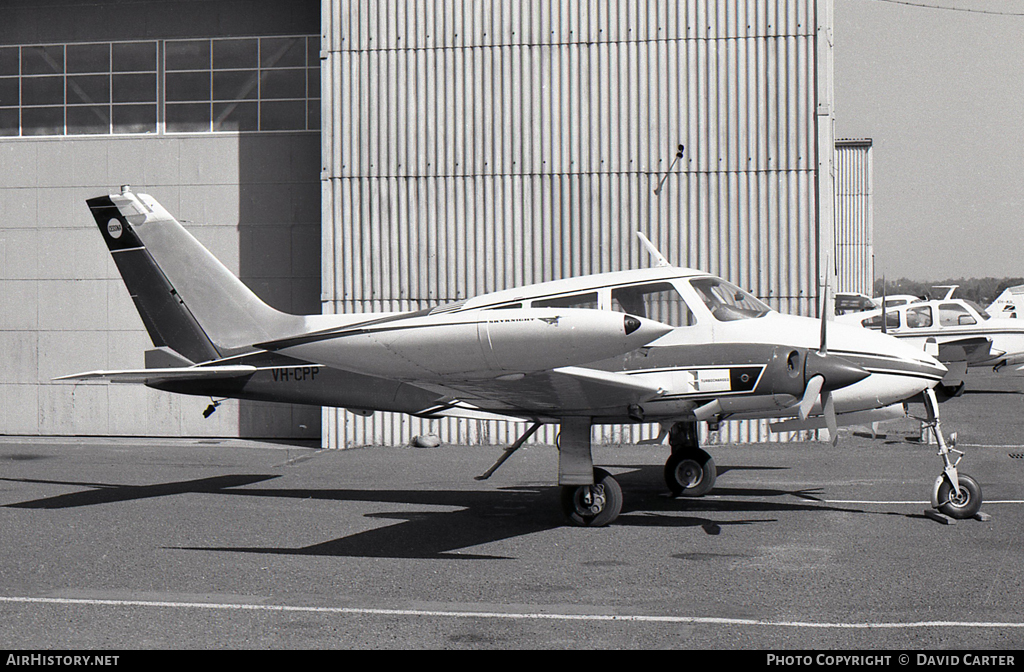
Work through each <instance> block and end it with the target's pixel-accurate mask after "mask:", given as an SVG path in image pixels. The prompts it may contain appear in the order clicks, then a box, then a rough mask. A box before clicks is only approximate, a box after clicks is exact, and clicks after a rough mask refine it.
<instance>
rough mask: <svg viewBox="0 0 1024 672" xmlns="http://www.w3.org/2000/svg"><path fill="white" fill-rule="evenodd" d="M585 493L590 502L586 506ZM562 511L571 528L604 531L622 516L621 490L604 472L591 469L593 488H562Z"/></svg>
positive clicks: (576, 486) (577, 486)
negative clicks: (573, 526) (599, 528)
mask: <svg viewBox="0 0 1024 672" xmlns="http://www.w3.org/2000/svg"><path fill="white" fill-rule="evenodd" d="M588 493H589V495H590V497H591V501H590V503H589V504H588V503H587V501H586V498H587V496H588ZM562 511H563V512H564V513H565V517H566V518H568V519H569V522H570V523H572V524H573V525H579V526H581V527H603V526H605V525H609V524H611V523H612V522H613V521H614V520H615V519H616V518H618V517H619V513H621V512H622V488H620V487H619V483H618V481H616V480H615V479H614V478H612V475H611V474H609V473H608V472H607V471H605V470H604V469H594V485H565V486H562Z"/></svg>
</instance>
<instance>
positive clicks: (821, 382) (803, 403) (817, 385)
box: [797, 260, 869, 446]
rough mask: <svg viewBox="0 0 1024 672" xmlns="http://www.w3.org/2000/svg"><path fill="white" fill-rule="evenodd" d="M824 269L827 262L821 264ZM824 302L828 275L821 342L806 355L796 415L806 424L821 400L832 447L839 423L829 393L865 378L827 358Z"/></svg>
mask: <svg viewBox="0 0 1024 672" xmlns="http://www.w3.org/2000/svg"><path fill="white" fill-rule="evenodd" d="M825 267H826V269H827V268H828V261H827V260H826V262H825ZM828 300H829V283H828V273H827V271H826V274H825V291H824V295H823V296H822V299H821V342H820V344H819V346H818V351H817V352H808V353H807V357H806V360H805V362H804V377H805V378H806V380H807V384H806V385H805V386H804V394H803V397H801V399H800V404H799V406H798V407H797V412H798V414H799V416H800V419H801V420H806V419H807V418H808V417H809V416H810V414H811V409H812V408H814V403H815V402H816V401H818V400H819V399H820V400H821V412H822V415H823V416H824V417H825V425H826V426H827V427H828V435H829V437H830V438H831V439H832V445H833V446H835V445H836V444H837V443H838V442H839V421H838V419H837V418H836V404H835V400H834V399H833V398H832V390H838V389H839V388H841V387H846V386H847V385H852V384H853V383H855V382H857V381H859V380H863V379H864V378H866V377H867V376H868V375H869V374H868V372H867V371H865V370H864V369H862V368H861V367H859V366H856V365H855V364H851V363H850V362H848V361H846V360H844V359H842V358H838V357H829V356H828Z"/></svg>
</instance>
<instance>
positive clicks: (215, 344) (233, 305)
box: [87, 189, 305, 362]
mask: <svg viewBox="0 0 1024 672" xmlns="http://www.w3.org/2000/svg"><path fill="white" fill-rule="evenodd" d="M87 203H88V205H89V209H90V211H91V212H92V215H93V218H94V219H95V220H96V224H97V225H98V226H99V229H100V232H101V233H102V234H103V239H104V241H105V242H106V243H107V247H108V248H109V249H110V253H111V255H112V256H113V258H114V263H115V264H116V265H117V269H118V271H119V272H120V273H121V278H122V279H123V280H124V283H125V285H126V286H127V288H128V292H129V293H130V294H131V297H132V300H133V301H134V302H135V306H136V308H137V309H138V311H139V315H140V316H141V317H142V321H143V323H144V324H145V326H146V330H147V331H148V332H149V335H150V338H151V339H152V340H153V344H154V345H155V346H157V347H161V346H166V347H169V348H171V349H173V350H175V351H176V352H178V353H180V354H181V355H183V356H185V357H187V358H189V359H190V360H192V361H194V362H202V361H207V360H210V359H215V358H217V357H218V356H225V355H228V354H233V353H235V352H240V351H244V350H248V349H250V348H251V346H252V344H254V343H258V342H261V341H266V340H271V339H274V338H281V337H284V336H288V335H294V334H297V333H300V332H301V331H303V327H304V323H305V321H304V318H303V317H302V316H298V315H289V314H287V313H282V312H280V311H278V310H276V309H274V308H272V307H270V306H268V305H267V304H265V303H264V302H263V301H261V300H260V299H259V297H257V296H256V295H255V294H254V293H253V292H252V290H250V289H249V288H248V287H246V286H245V284H244V283H242V281H241V280H239V279H238V278H237V277H235V275H234V274H232V273H231V271H229V270H228V269H227V268H226V267H225V266H224V265H223V264H222V263H221V262H220V261H219V260H218V259H217V258H216V257H214V256H213V255H212V254H211V253H210V252H209V250H207V249H206V248H205V247H203V245H202V244H201V243H200V242H199V241H198V240H196V239H195V238H194V237H193V236H192V234H190V233H189V232H188V231H186V230H185V228H184V227H182V225H181V224H180V223H179V222H178V221H177V220H176V219H174V217H172V216H171V215H170V213H168V212H167V210H165V209H164V208H163V207H162V206H161V205H160V204H159V203H157V202H156V200H155V199H153V198H152V197H150V196H148V195H146V194H133V193H132V192H131V191H128V190H127V189H125V190H123V191H122V193H120V194H114V195H110V196H100V197H97V198H92V199H89V200H88V201H87Z"/></svg>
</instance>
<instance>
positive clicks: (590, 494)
mask: <svg viewBox="0 0 1024 672" xmlns="http://www.w3.org/2000/svg"><path fill="white" fill-rule="evenodd" d="M590 428H591V425H590V418H563V419H562V422H561V432H560V433H559V435H558V484H559V485H560V486H562V497H561V502H562V512H563V513H564V514H565V517H566V518H567V519H568V520H569V522H570V523H572V524H574V525H582V526H591V527H600V526H602V525H608V524H610V523H612V522H613V521H614V520H615V519H616V518H618V516H619V513H621V512H622V489H621V488H620V487H619V484H618V483H617V482H616V480H615V478H613V477H612V475H611V474H609V473H608V472H607V471H605V470H604V469H597V468H595V467H594V461H593V457H592V456H591V451H590ZM669 445H671V446H672V455H671V456H670V457H669V458H668V462H666V463H665V483H666V484H667V485H668V488H669V490H671V491H672V494H673V495H674V496H676V497H680V496H681V497H700V496H702V495H705V494H707V493H708V492H709V491H710V490H711V488H712V487H714V485H715V478H716V477H717V475H718V472H717V470H716V467H715V460H714V459H713V458H712V457H711V456H710V455H708V454H707V453H706V452H704V451H703V450H701V448H700V441H699V438H698V435H697V422H696V421H689V422H677V423H675V424H674V425H673V426H672V429H671V431H670V432H669Z"/></svg>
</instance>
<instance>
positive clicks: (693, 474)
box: [665, 421, 718, 497]
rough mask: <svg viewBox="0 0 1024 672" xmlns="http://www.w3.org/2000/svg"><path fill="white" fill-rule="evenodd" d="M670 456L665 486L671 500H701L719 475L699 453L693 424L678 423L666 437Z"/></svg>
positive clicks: (700, 452) (706, 455)
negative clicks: (699, 498) (670, 495)
mask: <svg viewBox="0 0 1024 672" xmlns="http://www.w3.org/2000/svg"><path fill="white" fill-rule="evenodd" d="M668 442H669V445H670V446H671V447H672V455H670V456H669V458H668V461H667V462H665V485H667V486H668V489H669V490H670V491H671V492H672V495H673V496H674V497H701V496H703V495H706V494H707V493H708V492H710V491H711V488H713V487H714V485H715V478H716V477H717V476H718V472H717V470H716V468H715V460H714V458H712V457H711V455H709V454H708V453H706V452H705V451H703V450H701V448H700V439H699V437H698V435H697V423H696V422H695V421H687V422H677V423H675V424H674V425H672V429H671V430H670V431H669V435H668Z"/></svg>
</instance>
